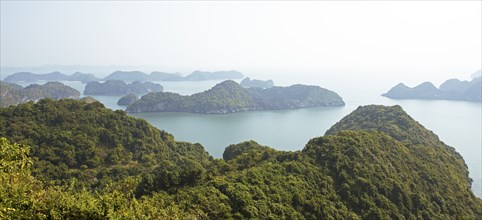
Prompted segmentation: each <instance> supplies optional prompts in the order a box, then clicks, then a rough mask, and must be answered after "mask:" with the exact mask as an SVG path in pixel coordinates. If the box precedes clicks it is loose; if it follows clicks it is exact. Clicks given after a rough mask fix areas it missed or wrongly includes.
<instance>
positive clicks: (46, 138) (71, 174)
mask: <svg viewBox="0 0 482 220" xmlns="http://www.w3.org/2000/svg"><path fill="white" fill-rule="evenodd" d="M0 123H1V125H2V126H1V127H0V136H4V137H8V139H9V140H11V141H13V142H17V143H21V144H26V145H30V146H31V148H32V154H31V156H32V158H33V160H34V161H35V163H34V169H33V175H34V176H36V177H37V178H39V179H41V180H44V181H47V182H51V181H52V183H55V184H61V183H69V182H70V181H71V180H72V179H76V180H77V181H78V185H79V186H80V185H84V186H87V187H90V186H100V185H105V184H106V183H108V182H110V181H117V180H121V179H123V178H126V177H127V176H137V175H143V174H145V173H149V172H150V171H152V170H153V169H155V167H157V166H159V164H162V163H164V162H165V161H170V162H173V163H174V164H177V163H178V162H179V161H182V160H181V158H188V159H190V160H198V161H197V163H199V164H202V165H203V166H204V165H207V162H203V161H202V160H206V161H207V160H209V155H208V154H207V152H205V151H204V148H203V147H202V146H200V145H194V144H190V143H184V142H179V143H178V142H176V141H174V138H173V137H172V135H170V134H168V133H166V132H164V131H160V130H158V129H157V128H155V127H153V126H151V125H149V124H148V123H147V122H146V121H145V120H142V119H136V118H133V117H131V116H127V115H126V114H125V112H123V111H120V110H118V111H112V110H109V109H107V108H105V107H104V106H103V105H102V104H100V103H98V102H94V103H90V104H89V103H86V102H83V101H77V100H60V101H53V100H49V99H44V100H40V101H39V102H38V103H36V104H34V103H32V102H30V103H26V104H22V105H19V106H17V107H9V108H5V109H1V110H0Z"/></svg>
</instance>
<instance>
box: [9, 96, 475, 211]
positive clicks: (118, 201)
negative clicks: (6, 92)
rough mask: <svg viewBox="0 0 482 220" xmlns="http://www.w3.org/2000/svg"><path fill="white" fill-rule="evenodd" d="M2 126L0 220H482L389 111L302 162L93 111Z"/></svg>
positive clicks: (448, 173) (430, 139) (308, 152)
mask: <svg viewBox="0 0 482 220" xmlns="http://www.w3.org/2000/svg"><path fill="white" fill-rule="evenodd" d="M367 119H370V120H369V121H370V122H369V123H370V124H367V121H368V120H367ZM0 123H1V127H0V136H2V137H5V138H2V139H0V185H1V186H2V187H1V188H0V219H4V218H5V219H10V218H28V219H65V218H70V219H245V218H251V219H478V218H480V216H482V201H481V200H480V199H479V198H477V197H475V196H474V195H473V193H472V192H471V191H470V180H469V179H468V176H467V168H466V167H465V164H464V161H463V159H462V158H461V157H460V155H458V154H457V153H456V152H455V151H454V150H453V148H450V147H448V146H445V145H444V144H443V143H442V142H441V141H440V140H438V138H437V137H436V136H435V135H433V134H432V133H431V132H430V131H427V130H426V129H425V128H423V127H422V126H421V125H419V124H418V123H417V122H416V121H414V120H413V119H411V118H410V117H409V116H408V115H407V114H406V113H405V112H404V111H403V110H402V109H401V108H400V107H398V106H395V107H384V106H365V107H360V108H359V109H357V110H356V111H354V112H353V113H352V114H350V115H348V116H347V117H345V119H343V120H341V121H340V122H339V123H337V125H335V126H333V128H332V129H330V130H329V131H328V132H327V135H325V136H323V137H318V138H314V139H312V140H310V141H309V142H308V143H307V145H306V147H305V148H304V149H303V150H301V151H296V152H284V151H277V150H274V149H272V148H270V147H267V146H261V145H259V144H257V143H256V142H254V141H247V142H243V143H239V144H234V145H230V146H228V147H227V148H226V150H225V152H224V154H223V159H213V158H211V157H209V155H208V154H207V153H206V152H205V151H204V149H203V147H202V146H201V145H199V144H191V143H185V142H177V141H175V140H174V138H173V137H172V136H171V135H169V134H167V133H165V132H163V131H159V130H158V129H156V128H154V127H152V126H151V125H149V124H148V123H147V122H145V121H144V120H141V119H135V118H133V117H130V116H127V115H126V114H125V113H124V112H122V111H112V110H109V109H106V108H104V107H103V106H102V105H101V104H100V103H97V102H94V103H91V104H87V103H85V102H81V101H75V100H60V101H52V100H42V101H40V102H38V103H36V104H34V103H26V104H22V105H19V106H17V107H9V108H5V109H0ZM372 123H373V124H372ZM412 132H417V133H420V136H421V137H423V138H422V139H419V138H417V137H418V136H413V137H412V136H411V135H412ZM17 143H19V144H21V145H19V144H17ZM27 145H29V146H30V151H29V147H27ZM94 158H95V159H94Z"/></svg>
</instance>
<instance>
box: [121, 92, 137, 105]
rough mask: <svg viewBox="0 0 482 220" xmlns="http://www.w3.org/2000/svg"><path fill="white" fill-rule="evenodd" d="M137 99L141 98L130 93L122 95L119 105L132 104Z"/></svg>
mask: <svg viewBox="0 0 482 220" xmlns="http://www.w3.org/2000/svg"><path fill="white" fill-rule="evenodd" d="M137 100H139V97H137V95H135V94H129V95H125V96H122V97H121V98H120V99H119V101H117V105H130V104H132V103H134V102H135V101H137Z"/></svg>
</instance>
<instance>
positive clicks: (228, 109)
mask: <svg viewBox="0 0 482 220" xmlns="http://www.w3.org/2000/svg"><path fill="white" fill-rule="evenodd" d="M342 105H345V103H344V102H343V99H342V98H341V97H340V96H339V95H338V94H336V93H335V92H333V91H330V90H327V89H324V88H321V87H319V86H307V85H292V86H288V87H271V88H267V89H262V88H249V89H247V88H243V87H242V86H241V85H239V84H238V83H236V82H234V81H232V80H226V81H224V82H221V83H219V84H217V85H215V86H214V87H213V88H211V89H209V90H206V91H204V92H200V93H196V94H193V95H190V96H182V95H179V94H176V93H170V92H156V93H149V94H146V95H144V96H142V97H141V99H140V100H138V101H136V102H134V103H132V105H130V106H128V107H127V110H126V111H127V112H191V113H207V114H224V113H233V112H241V111H253V110H273V109H291V108H307V107H320V106H342Z"/></svg>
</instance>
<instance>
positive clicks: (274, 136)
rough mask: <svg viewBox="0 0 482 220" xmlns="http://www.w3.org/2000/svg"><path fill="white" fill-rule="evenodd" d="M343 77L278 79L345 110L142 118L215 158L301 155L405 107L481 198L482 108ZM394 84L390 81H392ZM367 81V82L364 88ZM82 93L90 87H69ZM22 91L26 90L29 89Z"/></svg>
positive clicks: (112, 101)
mask: <svg viewBox="0 0 482 220" xmlns="http://www.w3.org/2000/svg"><path fill="white" fill-rule="evenodd" d="M343 80H344V79H337V78H324V77H316V78H312V79H309V78H305V79H304V81H298V82H297V81H294V80H293V78H292V77H291V78H290V77H286V78H282V77H280V78H278V79H275V83H276V84H277V85H290V84H294V83H303V84H314V85H320V86H322V87H325V88H328V89H331V90H333V91H335V92H337V93H338V94H340V96H342V97H343V99H344V101H345V102H346V106H344V107H325V108H308V109H292V110H276V111H255V112H242V113H235V114H225V115H204V114H190V113H136V114H132V115H133V116H135V117H139V118H144V119H146V120H147V121H149V122H150V123H151V124H153V125H154V126H156V127H157V128H159V129H162V130H165V131H167V132H169V133H171V134H173V135H174V136H175V138H176V140H181V141H189V142H194V143H201V144H202V145H203V146H204V147H205V149H206V150H207V151H208V152H209V153H210V154H211V155H213V156H214V157H222V154H223V151H224V148H225V147H226V146H228V145H230V144H236V143H239V142H242V141H246V140H254V141H256V142H258V143H260V144H262V145H267V146H270V147H273V148H275V149H279V150H288V151H296V150H301V149H303V147H304V146H305V144H306V143H307V142H308V141H309V140H310V139H311V138H314V137H318V136H322V135H323V134H324V133H325V131H326V130H327V129H328V128H330V127H331V126H332V125H333V124H335V123H336V122H338V121H339V120H340V119H341V118H343V117H344V116H346V115H347V114H349V113H350V112H352V111H353V110H354V109H356V108H357V107H358V106H360V105H369V104H382V105H400V106H402V108H403V109H404V110H405V111H406V112H407V113H408V114H410V116H412V118H414V119H415V120H417V121H418V122H420V123H421V124H422V125H423V126H425V127H426V128H427V129H429V130H432V131H433V132H435V133H436V134H437V135H438V136H439V137H440V139H441V140H442V141H444V142H445V143H446V144H448V145H450V146H452V147H454V148H455V149H457V151H458V152H459V153H460V154H461V155H462V156H463V157H464V159H465V162H466V163H467V165H468V167H469V171H470V177H471V178H472V179H473V180H474V183H473V186H472V188H473V191H474V193H475V194H476V195H477V196H479V197H480V196H481V195H482V193H481V190H482V188H481V182H482V172H481V166H482V160H481V158H482V151H481V148H482V103H477V102H463V101H438V100H437V101H427V100H391V99H388V98H384V97H382V96H380V94H382V93H384V92H386V91H387V90H388V89H389V88H390V87H391V86H393V85H395V84H396V83H397V82H398V81H396V80H392V81H390V80H378V81H366V80H362V79H356V78H355V79H353V78H352V79H351V82H355V83H347V82H344V83H342V84H340V83H339V82H340V81H343ZM387 81H388V82H387ZM218 82H220V81H201V82H159V83H160V84H161V85H163V86H164V91H170V92H176V93H180V94H183V95H188V94H192V93H196V92H201V91H204V90H206V89H209V88H211V87H212V86H214V85H215V84H216V83H218ZM360 82H365V83H360ZM64 84H67V85H69V86H72V87H74V88H76V89H77V90H79V91H80V92H81V93H82V92H83V90H84V87H85V84H82V83H80V82H64ZM22 86H25V84H23V85H22ZM92 97H94V98H95V99H97V100H99V101H100V102H102V103H103V104H104V105H105V106H106V107H109V108H111V109H125V107H122V106H118V105H117V100H118V99H119V98H120V96H92Z"/></svg>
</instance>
